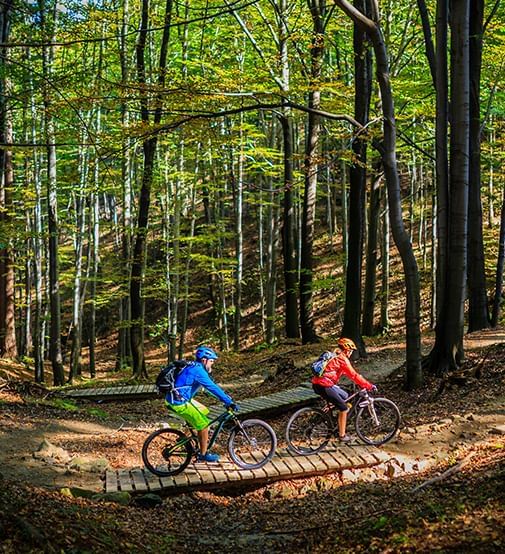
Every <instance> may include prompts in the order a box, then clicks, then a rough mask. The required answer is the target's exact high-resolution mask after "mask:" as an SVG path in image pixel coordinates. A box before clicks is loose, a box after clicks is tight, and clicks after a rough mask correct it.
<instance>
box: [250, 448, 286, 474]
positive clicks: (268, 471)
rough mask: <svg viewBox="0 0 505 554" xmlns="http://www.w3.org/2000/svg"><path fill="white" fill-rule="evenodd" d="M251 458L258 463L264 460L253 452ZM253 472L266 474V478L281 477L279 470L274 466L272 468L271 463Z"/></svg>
mask: <svg viewBox="0 0 505 554" xmlns="http://www.w3.org/2000/svg"><path fill="white" fill-rule="evenodd" d="M251 457H252V458H253V459H254V460H256V462H257V463H258V462H260V461H261V460H262V459H263V457H260V456H259V455H258V454H257V453H256V452H251ZM252 471H253V472H256V471H259V472H264V473H265V476H266V477H271V476H272V475H279V474H278V472H277V469H276V468H275V467H274V466H272V465H271V464H270V463H267V464H265V465H264V466H263V467H259V468H257V469H253V470H252Z"/></svg>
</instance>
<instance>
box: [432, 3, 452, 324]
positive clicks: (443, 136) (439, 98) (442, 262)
mask: <svg viewBox="0 0 505 554" xmlns="http://www.w3.org/2000/svg"><path fill="white" fill-rule="evenodd" d="M448 18H449V5H448V0H437V30H436V34H437V46H436V49H437V50H436V54H437V65H436V77H437V79H436V83H437V84H436V127H435V150H436V174H437V178H436V181H437V199H436V205H437V216H436V218H437V258H436V271H437V282H436V299H437V301H436V305H437V318H436V319H437V321H438V319H439V315H440V310H441V307H442V306H443V304H444V301H445V300H444V294H445V290H446V276H447V255H448V252H447V251H448V247H449V245H448V240H449V239H448V232H449V230H448V225H449V154H448V150H447V137H448V135H449V130H448V121H449V112H448V110H449V100H448V65H447V24H448Z"/></svg>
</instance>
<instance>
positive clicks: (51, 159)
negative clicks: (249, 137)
mask: <svg viewBox="0 0 505 554" xmlns="http://www.w3.org/2000/svg"><path fill="white" fill-rule="evenodd" d="M39 1H40V6H41V22H42V28H43V31H44V34H45V35H46V36H48V37H49V41H50V42H51V43H53V42H54V40H55V33H56V14H57V5H56V2H54V4H53V6H52V7H51V9H52V14H51V21H49V22H48V21H47V20H46V15H47V14H46V13H45V1H44V0H39ZM53 58H54V46H52V45H51V46H49V47H47V46H45V47H44V48H43V56H42V62H43V74H44V82H45V84H44V86H43V94H44V108H45V112H44V117H45V138H46V145H47V146H46V151H47V222H48V224H47V227H48V233H49V300H50V310H51V323H50V345H49V357H50V359H51V364H52V368H53V384H54V385H56V386H59V385H63V384H64V381H65V377H64V371H63V355H62V350H61V309H60V284H59V278H60V269H59V253H58V241H59V224H58V200H57V198H58V197H57V182H56V146H55V142H56V141H55V129H54V119H53V115H52V113H53V112H54V108H53V107H52V101H51V98H50V96H49V87H48V85H47V83H49V82H51V78H52V77H51V74H52V63H53Z"/></svg>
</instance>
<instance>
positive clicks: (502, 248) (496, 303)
mask: <svg viewBox="0 0 505 554" xmlns="http://www.w3.org/2000/svg"><path fill="white" fill-rule="evenodd" d="M504 267H505V190H504V192H503V199H502V206H501V218H500V244H499V247H498V259H497V261H496V277H495V287H494V298H493V309H492V315H491V325H492V326H493V327H496V326H497V325H498V319H499V316H500V306H501V302H502V299H503V269H504Z"/></svg>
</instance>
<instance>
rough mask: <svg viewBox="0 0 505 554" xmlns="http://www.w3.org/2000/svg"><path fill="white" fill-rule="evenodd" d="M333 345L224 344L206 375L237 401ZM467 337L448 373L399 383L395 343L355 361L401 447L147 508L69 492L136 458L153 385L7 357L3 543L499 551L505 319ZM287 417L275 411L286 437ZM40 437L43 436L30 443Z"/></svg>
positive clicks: (1, 429)
mask: <svg viewBox="0 0 505 554" xmlns="http://www.w3.org/2000/svg"><path fill="white" fill-rule="evenodd" d="M429 345H430V338H429V337H427V338H426V343H425V344H424V350H425V351H426V352H428V351H429ZM328 346H329V345H327V344H324V343H323V344H317V345H311V346H310V347H308V346H301V345H298V344H296V343H291V344H288V343H285V344H282V345H279V346H277V347H276V348H275V349H274V350H269V351H261V352H248V353H247V354H242V355H238V354H229V355H223V358H222V360H220V362H221V364H220V366H217V368H216V372H215V378H216V380H217V381H218V382H220V383H225V384H228V385H229V386H230V393H231V394H232V396H233V397H234V399H237V400H238V401H239V403H240V399H241V398H246V397H251V396H256V395H260V394H267V393H269V392H274V391H277V390H281V389H286V388H289V387H292V386H296V385H299V384H300V383H301V382H303V381H306V380H307V376H308V371H307V366H308V364H309V363H310V361H311V360H312V359H314V357H316V355H317V354H318V353H319V352H320V351H322V350H323V349H325V348H327V347H328ZM465 349H466V353H467V361H466V362H465V364H464V367H463V368H462V370H461V372H460V373H459V379H458V381H457V384H455V383H450V382H449V381H441V380H440V379H434V378H431V377H429V378H427V379H426V383H425V385H424V386H423V387H422V388H421V389H419V390H417V391H415V392H406V391H404V390H403V386H402V385H403V372H402V368H401V364H402V362H403V358H404V351H403V346H402V345H401V344H400V343H398V344H392V343H391V342H390V341H389V342H388V343H387V344H386V343H382V344H380V343H379V342H377V343H376V344H372V345H370V346H369V348H368V353H369V355H368V357H367V358H365V359H362V360H359V361H358V362H357V363H356V366H357V367H359V368H360V371H361V372H362V373H363V375H364V376H365V377H367V378H368V379H369V380H371V381H372V382H375V383H377V384H378V387H379V391H380V393H381V394H383V395H384V396H387V397H389V398H391V399H392V400H394V401H395V402H396V403H397V404H398V405H399V407H400V409H401V412H402V416H403V428H402V431H401V433H400V435H399V437H398V438H397V439H396V440H395V441H394V442H393V443H392V444H390V445H387V447H384V448H385V449H387V451H388V452H389V453H390V454H391V456H393V457H394V458H395V460H396V463H394V464H389V465H387V466H386V467H384V468H380V469H379V470H377V471H375V472H368V473H366V472H362V473H359V472H358V473H356V474H352V473H351V474H347V475H342V474H338V473H336V474H332V475H326V476H322V477H316V478H308V479H297V480H291V481H282V482H277V483H273V484H270V485H268V486H266V487H265V486H263V487H259V488H256V489H247V490H243V489H242V490H233V491H225V490H223V491H214V492H193V493H189V494H182V495H178V496H172V497H165V498H159V499H155V502H154V504H153V506H152V507H151V508H146V507H143V506H141V505H140V504H139V503H138V502H137V501H136V500H135V499H131V500H130V502H129V504H128V505H121V504H119V503H111V502H104V501H103V500H101V501H99V500H97V498H94V499H91V498H83V497H80V495H81V494H84V495H85V496H88V497H89V496H91V495H92V494H93V493H97V492H99V491H101V490H102V489H103V483H102V481H101V479H100V477H101V475H103V468H104V465H108V466H109V467H112V468H126V467H139V466H141V465H142V462H141V458H140V448H141V445H142V442H143V440H144V439H145V437H146V436H147V432H148V431H149V430H150V429H152V428H153V427H154V426H156V424H157V423H159V422H160V421H164V420H166V417H167V412H166V410H165V408H164V407H163V403H162V401H161V400H151V401H138V402H131V401H129V402H127V403H124V402H107V403H100V404H97V403H90V402H84V401H79V402H78V401H72V402H70V401H69V400H66V399H64V398H62V397H59V396H56V395H54V394H52V392H51V391H49V390H47V389H44V388H42V387H38V386H35V385H33V384H32V383H29V382H27V381H26V380H20V379H18V378H16V375H15V374H16V368H15V367H14V366H11V367H7V365H2V366H0V375H3V376H4V377H8V378H7V379H5V380H3V381H0V387H1V388H0V441H1V446H2V447H1V448H0V480H1V487H0V508H1V514H0V552H9V553H10V552H12V553H14V552H15V553H18V552H69V553H70V552H125V551H129V552H154V551H157V552H160V551H161V552H168V551H172V550H177V551H179V552H194V551H201V552H234V553H236V552H248V553H249V552H252V553H255V552H258V553H259V552H261V553H263V552H265V553H266V552H268V553H269V552H323V551H324V552H332V551H336V550H337V548H338V550H339V551H341V552H351V551H352V552H365V551H366V552H433V551H439V552H449V551H451V552H486V553H487V552H503V551H504V550H505V526H504V525H505V523H504V522H505V502H504V500H505V389H504V384H505V332H504V330H503V329H498V330H490V331H484V332H480V333H473V334H471V335H467V336H466V338H465ZM2 369H3V372H2ZM18 369H19V372H20V375H18V377H26V376H25V375H23V374H22V371H21V370H22V368H18ZM110 376H111V374H110V372H108V373H107V372H104V374H103V376H99V380H100V378H103V379H104V380H108V378H109V377H110ZM116 377H117V376H116ZM442 383H443V385H442ZM207 403H208V402H207ZM287 417H288V414H286V415H283V416H279V417H276V418H275V419H273V420H272V421H271V423H272V425H273V426H274V428H275V429H276V431H277V433H278V437H279V442H280V447H281V448H283V447H285V445H284V444H283V438H282V437H283V435H284V428H285V423H286V420H287ZM44 441H46V446H47V447H48V448H53V447H54V448H53V450H52V451H47V450H42V451H39V452H37V450H38V449H39V448H40V446H41V444H42V443H43V442H44ZM445 472H447V473H445ZM418 487H420V488H419V489H418V490H417V491H416V488H418ZM86 491H91V493H89V492H86Z"/></svg>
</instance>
